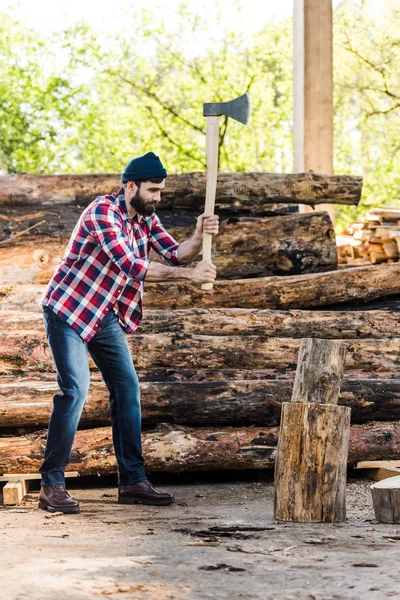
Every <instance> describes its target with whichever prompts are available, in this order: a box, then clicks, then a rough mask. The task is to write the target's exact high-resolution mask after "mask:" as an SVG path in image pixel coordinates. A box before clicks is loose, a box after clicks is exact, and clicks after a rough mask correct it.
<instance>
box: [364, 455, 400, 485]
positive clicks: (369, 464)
mask: <svg viewBox="0 0 400 600" xmlns="http://www.w3.org/2000/svg"><path fill="white" fill-rule="evenodd" d="M355 468H356V469H362V470H363V471H364V473H363V474H364V475H365V476H366V477H369V478H370V479H373V480H374V481H382V480H383V479H387V478H388V477H397V476H398V475H400V460H364V461H361V462H359V463H357V465H356V466H355Z"/></svg>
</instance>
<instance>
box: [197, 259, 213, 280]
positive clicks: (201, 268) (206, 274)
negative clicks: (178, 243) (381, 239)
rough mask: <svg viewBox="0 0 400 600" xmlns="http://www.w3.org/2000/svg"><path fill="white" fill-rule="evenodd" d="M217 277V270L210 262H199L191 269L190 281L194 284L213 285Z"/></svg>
mask: <svg viewBox="0 0 400 600" xmlns="http://www.w3.org/2000/svg"><path fill="white" fill-rule="evenodd" d="M216 277H217V268H216V266H215V265H213V264H212V262H211V261H210V260H201V261H200V262H199V263H198V264H197V265H196V266H195V267H194V268H193V269H192V281H194V282H195V283H213V282H214V281H215V279H216Z"/></svg>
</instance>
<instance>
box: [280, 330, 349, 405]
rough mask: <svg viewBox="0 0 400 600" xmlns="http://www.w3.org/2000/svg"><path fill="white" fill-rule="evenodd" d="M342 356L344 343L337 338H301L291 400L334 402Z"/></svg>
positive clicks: (343, 357)
mask: <svg viewBox="0 0 400 600" xmlns="http://www.w3.org/2000/svg"><path fill="white" fill-rule="evenodd" d="M345 358H346V344H344V343H343V342H341V341H338V340H321V339H312V338H304V339H302V340H301V342H300V348H299V355H298V360H297V369H296V377H295V380H294V386H293V395H292V402H317V403H319V404H337V400H338V397H339V392H340V386H341V383H342V379H343V370H344V362H345Z"/></svg>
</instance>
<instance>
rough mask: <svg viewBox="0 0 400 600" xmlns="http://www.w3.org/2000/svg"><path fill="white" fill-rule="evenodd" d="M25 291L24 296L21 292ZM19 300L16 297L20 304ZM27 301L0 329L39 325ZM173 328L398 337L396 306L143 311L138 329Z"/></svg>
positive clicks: (0, 319)
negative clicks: (364, 308)
mask: <svg viewBox="0 0 400 600" xmlns="http://www.w3.org/2000/svg"><path fill="white" fill-rule="evenodd" d="M13 289H15V288H13ZM23 289H26V288H23ZM12 294H13V295H11V296H10V301H11V304H13V303H14V300H13V299H12V298H14V299H15V300H17V298H16V295H15V294H14V293H12ZM23 296H24V297H25V295H24V294H23ZM22 300H23V298H20V301H21V309H22V308H23V305H22ZM28 300H29V299H28ZM5 302H7V300H4V303H5ZM26 306H27V309H28V310H21V309H20V310H1V312H0V330H1V331H2V332H7V331H10V332H11V331H21V330H23V331H29V330H33V331H38V330H40V329H42V328H43V317H42V311H41V310H40V307H39V306H37V305H36V304H34V305H32V304H31V303H29V301H28V304H27V305H26ZM172 330H173V331H174V332H176V333H181V334H195V335H219V336H225V335H228V336H229V335H240V336H246V337H247V336H249V335H265V334H267V335H268V336H269V337H281V338H287V337H289V338H304V337H316V338H324V339H337V338H338V339H352V338H357V339H364V338H375V339H380V338H394V337H399V336H400V311H390V310H365V311H364V310H360V311H346V310H342V311H327V310H326V311H322V310H318V311H309V310H288V311H283V310H269V309H266V310H263V309H257V308H254V309H252V308H249V309H247V308H193V309H186V310H174V311H172V310H145V311H144V318H143V321H142V323H141V326H140V329H139V330H138V333H139V334H141V335H143V334H146V335H147V334H165V333H167V334H168V333H170V332H171V331H172ZM135 335H137V334H135Z"/></svg>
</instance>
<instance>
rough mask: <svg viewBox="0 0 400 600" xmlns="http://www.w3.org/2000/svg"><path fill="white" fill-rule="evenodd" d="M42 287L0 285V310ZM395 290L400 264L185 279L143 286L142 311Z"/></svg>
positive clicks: (385, 294) (328, 299)
mask: <svg viewBox="0 0 400 600" xmlns="http://www.w3.org/2000/svg"><path fill="white" fill-rule="evenodd" d="M43 291H44V287H43V286H40V285H34V286H32V285H26V286H25V287H21V286H12V285H0V308H1V309H3V310H12V309H20V308H22V309H23V310H28V309H32V308H37V303H38V301H39V299H40V296H41V294H42V293H43ZM399 294H400V264H399V263H394V264H384V265H378V266H366V267H364V266H363V267H355V268H348V269H341V270H338V271H329V272H327V273H312V274H309V275H293V276H289V277H263V278H256V279H238V280H233V281H216V282H215V284H214V287H213V289H212V290H211V291H209V292H205V291H202V290H201V289H200V287H199V286H196V285H194V284H190V283H186V282H183V281H182V282H177V283H166V282H163V283H147V284H145V293H144V306H145V308H147V309H152V308H153V309H159V310H160V309H161V310H169V309H172V310H175V309H178V308H264V309H265V308H270V309H279V310H289V309H310V308H316V307H322V306H330V305H335V306H337V305H340V304H344V303H348V304H349V303H350V304H351V303H356V302H369V301H372V300H376V299H378V298H389V297H391V296H396V295H397V296H398V295H399Z"/></svg>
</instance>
